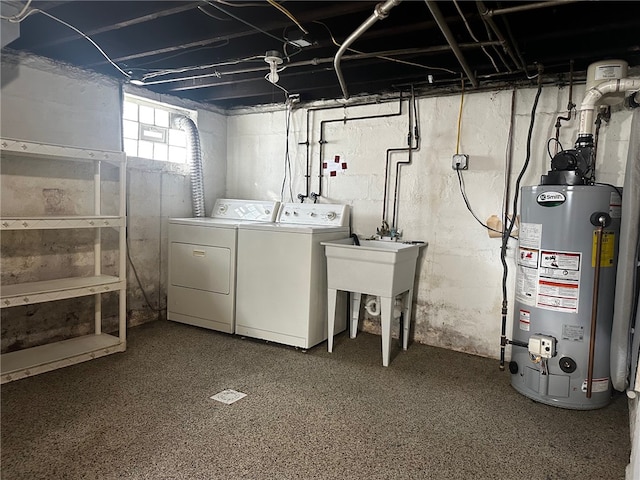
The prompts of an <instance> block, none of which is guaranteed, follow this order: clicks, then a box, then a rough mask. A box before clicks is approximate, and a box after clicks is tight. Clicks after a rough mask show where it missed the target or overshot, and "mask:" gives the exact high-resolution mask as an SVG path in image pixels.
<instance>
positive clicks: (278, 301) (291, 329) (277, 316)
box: [236, 203, 349, 348]
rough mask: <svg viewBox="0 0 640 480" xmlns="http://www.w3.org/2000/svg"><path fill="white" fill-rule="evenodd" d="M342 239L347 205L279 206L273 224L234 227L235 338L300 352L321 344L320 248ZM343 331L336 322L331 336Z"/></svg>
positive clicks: (323, 287)
mask: <svg viewBox="0 0 640 480" xmlns="http://www.w3.org/2000/svg"><path fill="white" fill-rule="evenodd" d="M348 237H349V207H348V206H347V205H333V204H303V203H284V204H282V205H281V206H280V212H279V214H278V218H277V220H276V223H270V224H243V225H240V226H239V227H238V270H237V280H238V281H237V292H236V295H237V301H236V333H237V334H239V335H246V336H247V337H252V338H259V339H263V340H270V341H273V342H277V343H282V344H285V345H291V346H295V347H301V348H311V347H313V346H314V345H317V344H318V343H320V342H322V341H324V340H326V339H327V267H326V257H325V255H324V247H323V246H322V245H321V242H325V241H328V240H337V239H343V238H348ZM345 317H346V316H345ZM345 328H346V318H343V319H341V320H340V319H337V321H336V331H337V332H340V331H342V330H344V329H345Z"/></svg>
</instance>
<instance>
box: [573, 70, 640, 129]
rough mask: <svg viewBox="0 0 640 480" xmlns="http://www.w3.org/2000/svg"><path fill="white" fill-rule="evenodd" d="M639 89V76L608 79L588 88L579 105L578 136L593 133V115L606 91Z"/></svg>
mask: <svg viewBox="0 0 640 480" xmlns="http://www.w3.org/2000/svg"><path fill="white" fill-rule="evenodd" d="M633 90H640V78H621V79H617V80H610V81H608V82H605V83H601V84H599V85H598V86H597V87H593V88H592V89H590V90H589V91H588V92H587V93H586V94H585V96H584V100H582V105H580V109H579V111H580V126H579V128H578V136H580V135H592V134H593V124H594V121H593V117H594V112H595V109H596V106H597V105H598V103H599V102H600V99H601V98H602V97H603V96H605V95H606V94H608V93H616V92H630V91H633Z"/></svg>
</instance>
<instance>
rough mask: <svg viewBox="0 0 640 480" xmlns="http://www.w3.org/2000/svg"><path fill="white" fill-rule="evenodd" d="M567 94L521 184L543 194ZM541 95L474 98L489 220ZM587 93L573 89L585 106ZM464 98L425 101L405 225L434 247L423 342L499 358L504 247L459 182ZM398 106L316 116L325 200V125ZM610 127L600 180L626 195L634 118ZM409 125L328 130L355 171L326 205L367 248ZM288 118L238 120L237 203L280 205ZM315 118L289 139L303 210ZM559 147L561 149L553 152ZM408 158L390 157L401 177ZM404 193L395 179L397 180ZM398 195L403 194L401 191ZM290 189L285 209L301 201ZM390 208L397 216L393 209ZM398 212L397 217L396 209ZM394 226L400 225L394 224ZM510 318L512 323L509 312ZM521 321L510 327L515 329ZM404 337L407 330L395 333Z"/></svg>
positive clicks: (542, 108)
mask: <svg viewBox="0 0 640 480" xmlns="http://www.w3.org/2000/svg"><path fill="white" fill-rule="evenodd" d="M568 90H569V89H568V88H559V87H545V88H544V89H543V91H542V95H541V97H540V101H539V105H538V108H537V113H536V115H535V124H534V129H533V137H532V145H531V160H530V166H529V169H528V171H527V173H526V175H525V176H524V178H523V180H522V185H523V186H524V185H535V184H538V182H539V179H540V175H542V174H544V173H546V171H547V170H548V169H549V164H550V163H549V162H550V160H549V157H548V155H547V140H548V139H549V138H550V137H552V136H554V135H555V128H554V125H555V122H556V117H557V116H558V115H563V116H564V115H566V108H567V103H568ZM535 94H536V89H535V88H526V89H518V90H517V91H516V92H515V95H514V93H513V91H512V90H501V91H492V92H481V93H471V94H466V95H465V97H464V104H463V110H462V122H461V138H460V147H459V151H460V153H466V154H468V155H470V167H469V170H468V171H465V172H463V179H464V182H465V185H466V192H467V195H468V198H469V201H470V203H471V206H472V208H473V210H474V211H475V213H476V214H477V215H478V217H479V218H480V219H482V220H483V221H484V220H486V219H487V218H488V217H489V216H490V215H498V216H499V217H500V216H501V211H502V204H503V191H504V183H505V180H504V172H505V159H506V152H507V144H508V139H509V131H510V124H511V111H512V101H514V102H515V105H514V115H513V126H512V136H511V138H512V142H513V145H512V149H513V155H512V168H511V172H512V173H511V176H510V178H509V183H510V185H511V191H512V192H513V185H514V183H515V178H516V177H517V174H518V173H519V171H520V168H521V166H522V165H523V163H524V160H525V156H526V139H527V132H528V128H529V122H530V113H531V108H532V105H533V100H534V97H535ZM583 94H584V87H583V86H577V87H576V88H574V98H573V101H574V102H575V103H578V104H579V103H580V101H581V99H582V96H583ZM460 99H461V98H460V95H450V96H441V97H432V98H421V99H419V101H418V110H419V112H418V117H419V126H420V136H421V146H420V150H419V151H418V152H415V153H414V155H413V162H412V164H411V165H406V166H403V167H402V169H401V174H400V175H401V177H400V189H399V203H398V222H397V225H398V227H399V229H401V230H402V232H403V238H404V239H406V240H423V241H425V242H427V243H428V246H427V247H426V248H425V249H423V250H422V252H421V255H420V257H419V258H418V268H417V273H416V284H415V288H414V322H415V323H414V327H413V333H412V336H413V338H414V340H416V341H418V342H420V343H426V344H429V345H435V346H439V347H444V348H449V349H453V350H459V351H464V352H468V353H473V354H478V355H482V356H487V357H497V355H498V353H499V338H500V318H501V316H500V312H501V302H502V298H501V295H502V293H501V278H502V267H501V263H500V239H493V238H489V237H488V235H487V232H486V231H485V229H484V228H483V227H481V226H480V225H479V224H478V223H476V221H475V220H474V219H473V218H472V216H471V214H470V213H469V212H468V211H467V210H466V208H465V205H464V202H463V199H462V197H461V194H460V190H459V185H458V177H457V175H456V172H455V171H453V170H452V168H451V157H452V155H453V154H454V153H456V143H457V123H458V113H459V109H460ZM396 109H397V101H396V102H390V103H378V104H375V105H370V106H360V107H346V108H337V109H333V110H322V111H317V112H312V114H311V115H310V118H311V124H312V127H311V128H310V132H311V133H310V158H311V164H312V171H311V191H314V192H318V172H319V163H320V161H319V144H318V141H319V139H320V133H319V132H320V121H321V120H328V119H343V118H347V119H348V118H352V117H357V116H363V115H378V114H384V113H391V112H393V111H395V110H396ZM613 110H614V113H613V115H612V118H611V121H610V122H609V123H608V124H603V127H602V129H601V132H600V145H599V149H598V165H597V179H598V181H601V182H606V183H612V184H616V185H622V182H623V180H624V165H625V161H626V156H627V149H628V140H629V130H630V119H631V116H630V112H628V111H626V110H624V109H622V107H614V109H613ZM404 112H405V113H404V115H403V116H401V117H391V118H380V119H370V120H358V121H351V122H346V123H344V122H335V123H330V124H327V125H326V126H325V135H324V140H325V141H326V142H327V143H326V144H325V147H324V148H325V155H324V158H325V159H333V158H334V157H335V155H340V158H341V161H346V162H347V169H346V170H342V171H340V172H338V174H337V175H336V176H334V177H324V178H323V197H322V198H321V199H320V201H321V202H323V203H347V204H349V205H351V207H352V212H351V213H352V220H351V223H352V229H353V231H354V232H355V233H358V234H360V235H363V236H365V237H367V236H370V235H372V234H374V233H376V228H377V227H379V226H380V225H381V219H382V199H383V190H384V171H385V158H386V157H385V154H386V150H387V149H389V148H402V147H406V145H407V133H408V117H407V114H406V112H407V108H406V103H405V105H404ZM285 120H286V110H284V109H280V110H277V109H273V108H272V109H270V110H266V109H262V110H260V109H247V110H243V111H240V112H235V113H231V114H230V116H229V119H228V127H227V128H228V143H227V145H228V150H227V160H228V166H227V192H226V193H227V196H230V197H239V198H264V199H274V200H275V199H281V191H282V182H283V175H284V173H285V171H286V168H287V167H285V138H286V131H285ZM576 128H577V120H575V119H574V120H572V121H570V122H565V123H564V124H563V128H562V130H561V137H560V138H561V142H562V144H563V146H564V147H565V148H571V147H572V146H573V143H574V141H575V138H576ZM306 135H307V134H306V112H305V110H304V109H297V110H296V109H294V110H293V112H292V116H291V128H290V133H289V158H290V165H291V172H292V183H291V191H292V192H293V200H294V201H297V198H296V196H297V194H298V193H305V191H306V188H305V177H304V175H305V165H306V146H305V145H301V143H303V142H305V141H306ZM552 148H553V146H552ZM407 159H408V158H407V154H406V153H400V154H396V155H393V156H392V157H391V165H392V169H391V170H392V171H395V164H396V162H398V161H406V160H407ZM392 182H393V177H392ZM390 188H391V189H392V190H391V192H392V191H393V183H391V187H390ZM289 192H290V191H289V187H288V184H287V185H286V186H285V189H284V195H283V196H282V198H283V199H284V200H285V201H291V198H290V193H289ZM390 208H391V207H388V209H390ZM389 211H390V210H389ZM390 218H391V216H389V219H390ZM514 245H515V244H514V243H510V249H509V258H510V259H509V265H510V267H511V268H510V272H511V273H510V277H509V297H510V298H509V304H510V305H513V284H514V273H513V272H514V264H513V261H512V255H513V248H514ZM510 314H511V312H510ZM510 323H511V321H509V324H510ZM364 327H365V329H367V330H369V331H372V332H377V331H379V321H378V322H376V319H366V321H365V322H364ZM396 329H397V327H396Z"/></svg>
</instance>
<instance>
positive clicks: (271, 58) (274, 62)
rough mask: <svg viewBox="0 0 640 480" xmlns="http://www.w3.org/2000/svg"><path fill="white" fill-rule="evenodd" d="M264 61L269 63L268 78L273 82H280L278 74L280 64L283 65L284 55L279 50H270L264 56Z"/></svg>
mask: <svg viewBox="0 0 640 480" xmlns="http://www.w3.org/2000/svg"><path fill="white" fill-rule="evenodd" d="M264 61H265V62H267V63H268V64H269V74H268V75H267V80H269V81H270V82H271V83H278V80H280V76H279V75H278V65H282V62H283V60H282V55H281V54H280V52H278V51H277V50H268V51H267V53H266V55H265V56H264Z"/></svg>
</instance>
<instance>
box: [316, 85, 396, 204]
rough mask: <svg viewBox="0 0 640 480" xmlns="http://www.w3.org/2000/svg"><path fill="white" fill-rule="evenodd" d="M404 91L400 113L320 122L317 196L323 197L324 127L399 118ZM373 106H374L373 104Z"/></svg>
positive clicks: (325, 142)
mask: <svg viewBox="0 0 640 480" xmlns="http://www.w3.org/2000/svg"><path fill="white" fill-rule="evenodd" d="M402 100H403V98H402V91H400V97H399V99H398V111H396V112H392V113H382V114H379V115H362V116H359V117H351V118H347V117H346V116H344V117H343V118H333V119H331V120H322V121H321V122H320V139H319V140H318V143H319V145H320V149H319V162H318V192H317V193H316V194H315V195H316V196H318V197H321V196H322V177H323V175H322V164H323V163H324V146H325V144H327V143H328V142H327V140H326V139H325V137H324V126H325V125H326V124H327V123H338V122H342V123H344V124H346V123H347V122H351V121H354V120H371V119H373V118H389V117H398V116H400V115H402ZM372 105H373V104H372ZM333 108H345V107H333ZM312 195H313V192H312V193H311V194H309V196H312Z"/></svg>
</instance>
